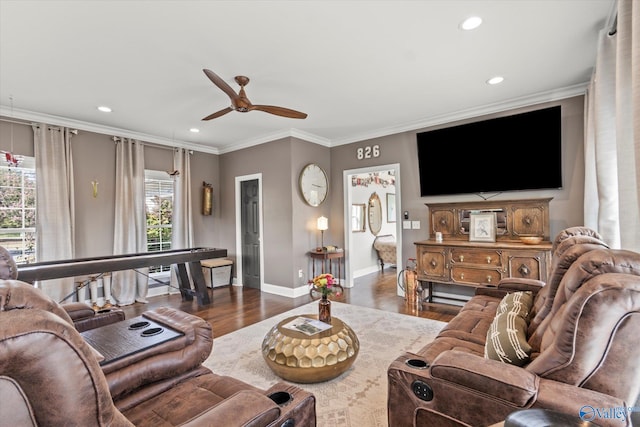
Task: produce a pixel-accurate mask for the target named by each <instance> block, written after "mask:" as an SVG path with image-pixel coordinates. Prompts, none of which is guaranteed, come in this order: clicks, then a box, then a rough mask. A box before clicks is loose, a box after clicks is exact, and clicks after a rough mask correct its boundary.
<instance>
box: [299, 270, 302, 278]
mask: <svg viewBox="0 0 640 427" xmlns="http://www.w3.org/2000/svg"><path fill="white" fill-rule="evenodd" d="M298 277H299V278H302V270H298Z"/></svg>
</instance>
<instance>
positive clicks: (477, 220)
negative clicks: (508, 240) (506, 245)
mask: <svg viewBox="0 0 640 427" xmlns="http://www.w3.org/2000/svg"><path fill="white" fill-rule="evenodd" d="M470 219H471V221H470V228H469V241H470V242H495V241H496V213H495V212H482V213H472V214H471V215H470Z"/></svg>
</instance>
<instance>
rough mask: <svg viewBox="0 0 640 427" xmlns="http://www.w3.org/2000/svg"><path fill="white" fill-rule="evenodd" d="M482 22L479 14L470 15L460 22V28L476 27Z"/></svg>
mask: <svg viewBox="0 0 640 427" xmlns="http://www.w3.org/2000/svg"><path fill="white" fill-rule="evenodd" d="M480 24H482V18H480V17H479V16H472V17H470V18H467V19H465V20H464V21H462V23H461V24H460V28H462V29H463V30H473V29H476V28H478V27H479V26H480Z"/></svg>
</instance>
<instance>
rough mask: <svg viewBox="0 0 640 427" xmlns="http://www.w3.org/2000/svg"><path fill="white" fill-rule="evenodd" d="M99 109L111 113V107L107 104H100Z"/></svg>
mask: <svg viewBox="0 0 640 427" xmlns="http://www.w3.org/2000/svg"><path fill="white" fill-rule="evenodd" d="M98 111H102V112H103V113H110V112H111V108H109V107H107V106H106V105H100V106H99V107H98Z"/></svg>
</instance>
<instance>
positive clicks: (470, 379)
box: [430, 350, 540, 407]
mask: <svg viewBox="0 0 640 427" xmlns="http://www.w3.org/2000/svg"><path fill="white" fill-rule="evenodd" d="M430 373H431V377H432V378H434V379H439V380H442V381H447V382H449V383H453V384H457V385H460V386H462V387H465V388H467V389H471V390H476V391H478V392H480V393H484V394H486V395H489V396H494V397H495V398H498V399H503V400H506V401H507V402H509V403H512V404H514V405H516V406H520V407H525V406H527V405H528V404H530V402H532V401H533V400H534V399H535V397H536V394H537V393H538V387H539V381H540V379H539V377H538V376H537V375H535V374H533V373H531V372H529V371H527V370H525V369H523V368H521V367H518V366H513V365H509V364H506V363H502V362H498V361H496V360H490V359H485V358H483V357H479V356H477V355H473V354H469V353H465V352H461V351H456V350H447V351H444V352H442V354H440V355H439V356H438V357H437V358H436V359H435V360H434V361H433V364H432V365H431V368H430Z"/></svg>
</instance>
